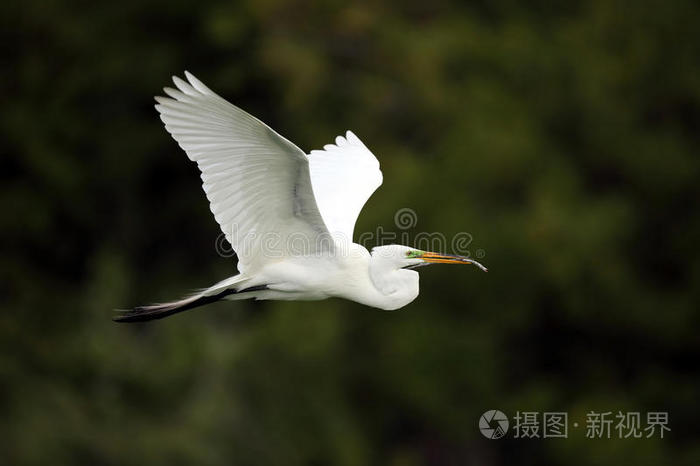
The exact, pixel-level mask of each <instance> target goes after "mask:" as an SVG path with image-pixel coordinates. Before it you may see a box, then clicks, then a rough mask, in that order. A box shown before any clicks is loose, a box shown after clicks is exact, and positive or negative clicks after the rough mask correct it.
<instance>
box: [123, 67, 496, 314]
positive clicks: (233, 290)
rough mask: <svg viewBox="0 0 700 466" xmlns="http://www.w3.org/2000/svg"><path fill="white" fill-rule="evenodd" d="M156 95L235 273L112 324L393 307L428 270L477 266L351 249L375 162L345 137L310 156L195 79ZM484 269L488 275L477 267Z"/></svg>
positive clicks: (375, 182)
mask: <svg viewBox="0 0 700 466" xmlns="http://www.w3.org/2000/svg"><path fill="white" fill-rule="evenodd" d="M185 77H186V78H187V82H186V81H184V80H182V79H180V78H178V77H173V82H174V83H175V86H176V88H177V89H172V88H168V87H166V88H165V89H164V92H165V93H166V94H167V95H168V96H169V97H156V101H157V102H158V104H157V105H156V109H157V110H158V112H159V113H160V118H161V120H162V121H163V123H165V128H166V129H167V130H168V132H169V133H170V134H171V135H172V136H173V138H174V139H175V140H176V141H177V142H178V144H179V145H180V147H181V148H182V149H183V150H184V151H185V153H186V154H187V156H188V157H189V158H190V160H192V161H194V162H196V163H197V165H198V167H199V169H200V172H201V176H202V182H203V188H204V192H205V193H206V196H207V199H208V200H209V204H210V208H211V211H212V213H213V214H214V217H215V218H216V221H217V222H218V223H219V226H220V227H221V230H222V231H223V233H224V234H225V235H226V239H227V240H228V241H229V243H231V246H232V247H233V249H234V250H235V251H236V253H237V255H238V259H239V262H238V269H239V272H240V273H239V274H238V275H234V276H232V277H230V278H228V279H226V280H223V281H221V282H219V283H217V284H215V285H213V286H211V287H209V288H207V289H205V290H203V291H202V292H201V293H198V294H195V295H193V296H190V297H187V298H185V299H183V300H180V301H175V302H171V303H164V304H157V305H152V306H144V307H137V308H134V309H133V310H131V311H127V312H126V313H124V314H123V315H121V316H119V317H117V318H116V319H115V320H118V321H124V322H131V321H141V320H151V319H157V318H161V317H165V316H167V315H171V314H174V313H177V312H181V311H183V310H187V309H191V308H194V307H198V306H201V305H203V304H208V303H210V302H213V301H217V300H220V299H245V298H256V299H309V300H314V299H324V298H327V297H333V296H335V297H342V298H346V299H351V300H354V301H357V302H360V303H363V304H366V305H369V306H374V307H378V308H381V309H397V308H399V307H402V306H404V305H406V304H408V303H409V302H411V301H412V300H413V299H415V297H416V296H417V295H418V273H417V272H415V271H413V270H409V268H413V267H417V266H419V265H423V264H427V263H431V262H443V263H463V264H464V263H475V264H477V265H478V266H479V267H481V268H483V266H481V265H480V264H478V263H476V262H474V261H472V260H470V259H468V258H465V257H460V256H449V255H442V254H436V253H430V252H424V251H418V250H415V249H412V248H409V247H407V246H399V245H390V246H380V247H377V248H374V250H373V251H372V254H371V255H370V254H369V252H368V251H367V250H366V249H365V248H364V247H362V246H360V245H357V244H354V243H352V238H353V230H354V228H355V222H356V220H357V217H358V215H359V214H360V211H361V210H362V207H363V206H364V204H365V203H366V202H367V200H368V199H369V197H370V196H371V195H372V193H373V192H374V191H375V190H376V189H377V188H378V187H379V186H380V185H381V183H382V173H381V171H380V169H379V162H378V161H377V159H376V157H375V156H374V155H373V154H372V153H371V152H370V151H369V149H367V147H366V146H365V145H364V144H363V143H362V141H360V139H359V138H358V137H357V136H355V135H354V134H353V133H352V132H351V131H347V133H346V135H345V136H338V137H337V138H336V140H335V144H328V145H326V146H324V148H323V150H312V151H311V153H309V154H308V155H307V154H305V153H304V152H303V151H302V150H301V149H299V148H298V147H297V146H296V145H294V144H293V143H291V142H290V141H289V140H287V139H285V138H284V137H283V136H281V135H279V134H278V133H276V132H275V131H274V130H273V129H272V128H270V127H269V126H267V125H266V124H265V123H263V122H262V121H260V120H258V119H257V118H255V117H253V116H252V115H249V114H248V113H246V112H244V111H243V110H241V109H239V108H238V107H236V106H234V105H232V104H231V103H229V102H227V101H226V100H224V99H223V98H221V97H219V96H218V95H216V94H215V93H214V92H213V91H211V90H210V89H209V88H208V87H206V86H205V85H204V84H203V83H202V82H201V81H199V80H198V79H197V78H195V77H194V76H193V75H192V74H190V73H188V72H185ZM484 270H485V269H484Z"/></svg>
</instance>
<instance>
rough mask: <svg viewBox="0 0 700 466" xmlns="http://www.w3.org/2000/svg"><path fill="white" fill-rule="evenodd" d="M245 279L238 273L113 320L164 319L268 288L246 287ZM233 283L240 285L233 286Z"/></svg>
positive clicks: (135, 309) (123, 314)
mask: <svg viewBox="0 0 700 466" xmlns="http://www.w3.org/2000/svg"><path fill="white" fill-rule="evenodd" d="M244 280H245V279H244V278H242V277H240V275H237V276H235V277H231V278H228V279H226V280H223V281H221V282H219V283H217V284H216V285H214V286H212V287H210V288H207V289H205V290H202V291H200V292H199V293H195V294H193V295H192V296H188V297H186V298H183V299H181V300H179V301H173V302H169V303H159V304H152V305H149V306H138V307H135V308H133V309H130V310H127V311H122V314H121V315H118V316H115V317H114V318H113V320H114V321H115V322H144V321H148V320H155V319H162V318H163V317H168V316H171V315H173V314H177V313H179V312H183V311H188V310H190V309H194V308H197V307H200V306H204V305H206V304H211V303H214V302H216V301H220V300H222V299H224V298H226V297H227V296H230V295H233V294H239V293H248V292H251V291H260V290H265V289H267V285H261V286H252V287H247V288H246V287H244V285H243V283H241V282H243V281H244ZM233 285H239V286H237V287H232V286H233ZM251 297H253V296H251Z"/></svg>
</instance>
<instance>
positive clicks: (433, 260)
mask: <svg viewBox="0 0 700 466" xmlns="http://www.w3.org/2000/svg"><path fill="white" fill-rule="evenodd" d="M372 257H373V258H376V259H379V260H381V261H385V262H387V263H390V264H392V265H393V268H396V269H415V268H416V267H421V266H423V265H430V264H462V265H464V264H472V265H475V266H477V267H479V268H480V269H481V270H483V271H484V272H487V271H488V269H486V267H484V266H483V265H481V264H480V263H478V262H477V261H475V260H473V259H470V258H468V257H465V256H456V255H453V254H441V253H437V252H429V251H421V250H420V249H415V248H410V247H408V246H401V245H399V244H391V245H388V246H378V247H375V248H373V249H372Z"/></svg>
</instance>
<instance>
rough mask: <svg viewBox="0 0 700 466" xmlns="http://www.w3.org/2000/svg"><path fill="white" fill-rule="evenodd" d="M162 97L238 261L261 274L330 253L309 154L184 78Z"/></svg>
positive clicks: (172, 129) (163, 111) (161, 107)
mask: <svg viewBox="0 0 700 466" xmlns="http://www.w3.org/2000/svg"><path fill="white" fill-rule="evenodd" d="M185 76H186V78H187V80H188V81H189V82H185V81H183V80H182V79H180V78H178V77H173V81H174V83H175V86H176V87H177V90H176V89H171V88H165V89H164V91H165V93H166V94H167V95H169V96H170V98H168V97H156V101H157V102H158V105H156V109H157V110H158V112H160V118H161V120H163V122H164V123H165V128H166V129H167V130H168V132H169V133H170V134H171V135H172V136H173V138H175V140H176V141H177V142H178V144H179V145H180V147H182V148H183V149H184V150H185V152H186V153H187V156H188V157H189V158H190V160H193V161H195V162H197V165H198V166H199V169H200V170H201V172H202V181H203V187H204V191H205V193H206V195H207V199H209V203H210V207H211V211H212V212H213V213H214V217H215V218H216V221H217V222H219V225H220V226H221V230H222V231H223V232H224V234H225V235H226V239H227V240H228V241H229V243H231V246H233V249H234V250H235V251H236V253H237V254H238V257H239V265H238V268H239V269H240V271H241V272H243V270H244V269H248V270H250V269H252V268H257V267H258V266H260V265H261V264H263V263H265V262H269V261H275V260H279V259H281V258H283V257H287V256H289V255H293V254H308V253H315V252H319V250H320V249H322V248H326V249H329V248H331V247H332V243H331V242H329V241H327V240H326V241H321V240H320V238H321V237H323V236H326V235H328V229H327V228H326V226H325V224H324V222H323V219H322V217H321V214H320V212H319V209H318V206H317V205H316V200H315V199H314V192H313V188H312V186H311V179H310V174H309V162H308V159H307V157H306V155H305V154H304V152H303V151H302V150H301V149H299V148H298V147H297V146H295V145H294V144H292V143H291V142H290V141H288V140H287V139H285V138H284V137H282V136H280V135H279V134H277V133H276V132H275V131H274V130H272V129H271V128H270V127H269V126H267V125H266V124H265V123H263V122H262V121H260V120H258V119H257V118H255V117H253V116H252V115H249V114H248V113H246V112H244V111H243V110H241V109H239V108H237V107H235V106H234V105H232V104H230V103H229V102H227V101H226V100H224V99H223V98H221V97H219V96H218V95H216V94H215V93H214V92H212V91H211V90H210V89H209V88H207V87H206V86H205V85H204V84H202V82H200V81H199V80H198V79H197V78H195V77H194V76H192V75H191V74H190V73H188V72H185Z"/></svg>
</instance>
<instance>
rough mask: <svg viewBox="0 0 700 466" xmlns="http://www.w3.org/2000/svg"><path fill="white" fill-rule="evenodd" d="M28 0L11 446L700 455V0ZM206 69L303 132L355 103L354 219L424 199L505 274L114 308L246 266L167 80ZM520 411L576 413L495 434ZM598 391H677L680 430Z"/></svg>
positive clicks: (396, 456) (34, 449) (433, 228)
mask: <svg viewBox="0 0 700 466" xmlns="http://www.w3.org/2000/svg"><path fill="white" fill-rule="evenodd" d="M0 17H1V18H2V19H1V20H0V21H1V23H0V24H1V25H2V30H1V33H0V34H1V36H0V47H1V52H2V55H1V56H2V73H1V74H0V103H1V105H0V149H1V154H2V158H1V161H0V171H1V175H0V179H1V185H0V186H1V188H0V212H2V213H1V214H0V237H1V238H2V242H1V244H2V251H0V253H1V254H0V295H1V296H2V301H1V303H2V313H1V314H0V463H2V464H8V465H39V464H51V465H64V464H65V465H68V464H71V465H75V464H86V465H97V464H104V465H168V466H173V465H180V464H182V465H324V464H333V465H348V466H350V465H392V466H412V465H424V464H425V465H459V464H485V465H506V464H533V465H535V464H537V465H539V464H549V463H551V464H591V463H595V464H609V465H618V464H635V465H646V464H649V465H651V464H662V463H664V464H676V465H696V464H700V443H699V442H698V437H699V435H700V429H699V428H698V422H700V410H698V406H697V404H698V393H699V392H698V390H699V385H700V384H699V382H700V380H699V378H700V377H699V373H698V368H697V361H698V357H700V340H699V338H698V329H699V328H700V313H699V312H698V309H699V305H700V287H698V284H699V283H700V260H699V259H700V257H699V256H700V254H699V253H698V248H697V244H698V239H699V238H700V215H699V214H700V212H698V207H697V206H698V200H699V198H700V183H698V182H699V181H700V177H699V175H700V173H699V169H700V160H699V159H698V149H699V148H700V132H699V130H700V66H699V64H700V28H699V27H698V20H699V18H700V7H699V6H698V4H697V3H696V2H691V1H650V2H646V1H644V2H621V1H620V2H616V1H606V0H600V1H592V2H562V3H559V2H550V1H535V2H516V1H509V0H502V1H483V2H470V3H464V4H463V3H461V2H449V1H442V0H432V1H430V2H425V1H396V2H376V3H374V2H373V3H372V4H369V5H361V4H355V3H353V2H347V1H334V2H325V3H324V4H323V5H321V4H316V3H314V2H304V1H289V2H286V1H278V0H266V1H249V2H242V3H233V2H209V1H199V2H181V1H173V0H168V1H165V0H163V1H150V2H144V1H138V0H121V1H118V2H111V3H102V2H87V1H85V2H69V1H51V0H49V1H29V0H25V1H21V2H17V1H14V0H10V1H5V2H3V3H2V7H0ZM185 69H188V70H190V71H191V72H193V73H194V74H195V75H196V76H197V77H199V78H200V79H201V80H202V81H204V82H205V83H206V84H207V85H209V86H210V87H211V88H212V89H214V90H215V91H216V92H218V93H219V94H221V95H222V96H224V97H225V98H227V99H229V100H231V101H232V102H234V103H236V104H237V105H239V106H241V107H242V108H244V109H246V110H248V111H249V112H251V113H253V114H254V115H256V116H258V117H260V118H261V119H263V120H264V121H266V122H267V123H269V124H270V125H271V126H272V127H274V128H275V129H276V130H278V131H279V132H280V133H281V134H283V135H285V136H286V137H288V138H289V139H291V140H292V141H294V142H295V143H297V144H298V145H299V146H300V147H301V148H302V149H304V150H307V151H308V150H311V149H313V148H320V147H321V146H322V145H323V144H326V143H329V142H331V141H332V139H333V138H334V137H335V136H336V135H337V134H341V133H342V132H344V131H345V130H346V129H352V130H353V131H355V132H356V134H357V135H358V136H359V137H360V138H361V139H362V140H363V141H364V142H365V143H366V144H367V145H368V146H369V147H370V149H371V150H372V151H373V152H374V153H375V154H376V155H377V157H378V159H379V160H380V162H381V165H382V169H383V172H384V178H385V181H384V184H383V186H382V187H381V188H380V189H379V190H378V191H377V192H376V193H375V195H374V196H373V197H372V198H371V199H370V201H369V202H368V204H367V206H366V210H365V211H364V212H363V213H362V215H361V216H360V218H359V221H358V224H357V228H356V233H361V232H364V231H373V230H374V229H375V228H376V226H377V225H381V226H383V228H385V229H386V230H395V226H394V224H393V217H394V213H395V212H396V210H397V209H398V208H401V207H410V208H411V209H413V210H414V211H415V212H416V213H417V214H418V224H417V225H416V227H415V228H413V229H411V230H409V233H410V234H411V235H415V234H417V233H419V232H421V231H427V232H442V233H444V234H445V235H446V236H447V237H451V236H453V235H454V234H456V233H458V232H461V231H466V232H469V233H470V234H471V235H472V237H473V242H472V244H471V245H470V249H471V252H472V254H473V253H474V251H476V250H477V249H481V250H482V252H484V253H485V256H484V257H483V262H484V263H485V264H486V265H487V266H488V267H489V273H488V274H484V273H481V272H479V271H477V270H476V269H474V268H456V267H449V266H433V267H430V268H424V269H421V295H420V297H419V298H418V299H417V300H416V301H415V302H413V303H412V304H410V305H409V306H407V307H405V308H404V309H402V310H400V311H398V312H382V311H378V310H374V309H370V308H366V307H363V306H361V305H358V304H355V303H352V302H347V301H341V300H328V301H324V302H315V303H304V302H297V303H294V302H292V303H283V302H263V303H255V302H236V303H223V304H216V305H213V306H211V307H209V308H206V309H202V310H198V311H193V312H190V313H185V314H181V315H179V316H177V317H173V318H170V319H166V320H163V321H157V322H154V323H151V324H139V325H119V324H115V323H113V322H112V321H111V320H110V318H111V316H112V309H114V308H120V307H129V306H133V305H136V304H144V303H148V302H152V301H158V300H167V299H172V298H177V297H179V296H180V295H182V294H183V293H185V292H187V291H188V290H190V289H192V288H196V287H203V286H207V285H210V284H212V283H213V282H214V281H217V280H219V279H222V278H224V277H227V276H229V275H232V274H233V273H234V272H235V269H234V261H233V259H227V258H223V257H220V256H219V255H218V254H217V252H216V249H215V240H216V238H217V236H218V235H219V229H218V226H217V224H216V222H215V221H214V219H213V217H212V216H211V214H210V212H209V209H208V205H207V202H206V199H205V197H204V195H203V193H202V191H201V189H200V180H199V178H198V171H197V168H196V166H195V165H194V164H192V163H191V162H189V161H188V160H187V158H186V157H185V155H184V153H183V152H182V151H181V150H180V149H179V148H178V147H177V145H176V144H175V142H174V141H173V140H172V139H171V138H170V136H169V135H168V134H167V133H166V131H165V130H164V129H163V127H162V124H161V122H160V121H159V119H158V117H157V114H156V111H155V110H154V108H153V103H154V102H153V100H152V96H153V95H155V94H159V93H161V88H162V87H163V86H165V85H169V83H170V76H171V75H172V74H179V75H182V72H183V70H185ZM448 252H449V251H448ZM493 408H496V409H500V410H502V411H504V412H506V413H507V414H508V415H509V416H510V417H512V416H513V415H515V413H516V411H537V412H543V411H566V412H568V413H569V424H570V425H569V429H570V433H569V438H568V439H547V440H543V439H540V440H516V439H513V438H512V436H513V433H512V431H511V432H509V433H508V438H507V439H501V440H487V439H486V438H484V437H482V436H481V434H480V433H479V430H478V428H477V422H478V419H479V416H480V415H481V414H482V413H483V412H484V411H486V410H488V409H493ZM589 411H597V412H601V411H612V412H614V413H617V411H623V412H627V411H639V412H641V413H642V416H643V420H644V416H645V414H646V412H649V411H665V412H668V413H669V418H670V423H669V427H670V428H671V429H672V430H671V431H670V432H667V433H666V435H665V438H664V439H660V438H659V436H658V435H656V436H655V437H654V438H650V439H639V440H634V439H621V440H618V439H611V440H607V439H606V440H599V439H587V438H586V437H585V426H584V424H585V418H586V413H587V412H589ZM575 421H576V422H578V423H579V425H580V426H579V428H577V429H574V428H573V427H572V425H571V424H572V423H573V422H575ZM613 434H614V433H613ZM613 436H615V435H613Z"/></svg>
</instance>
